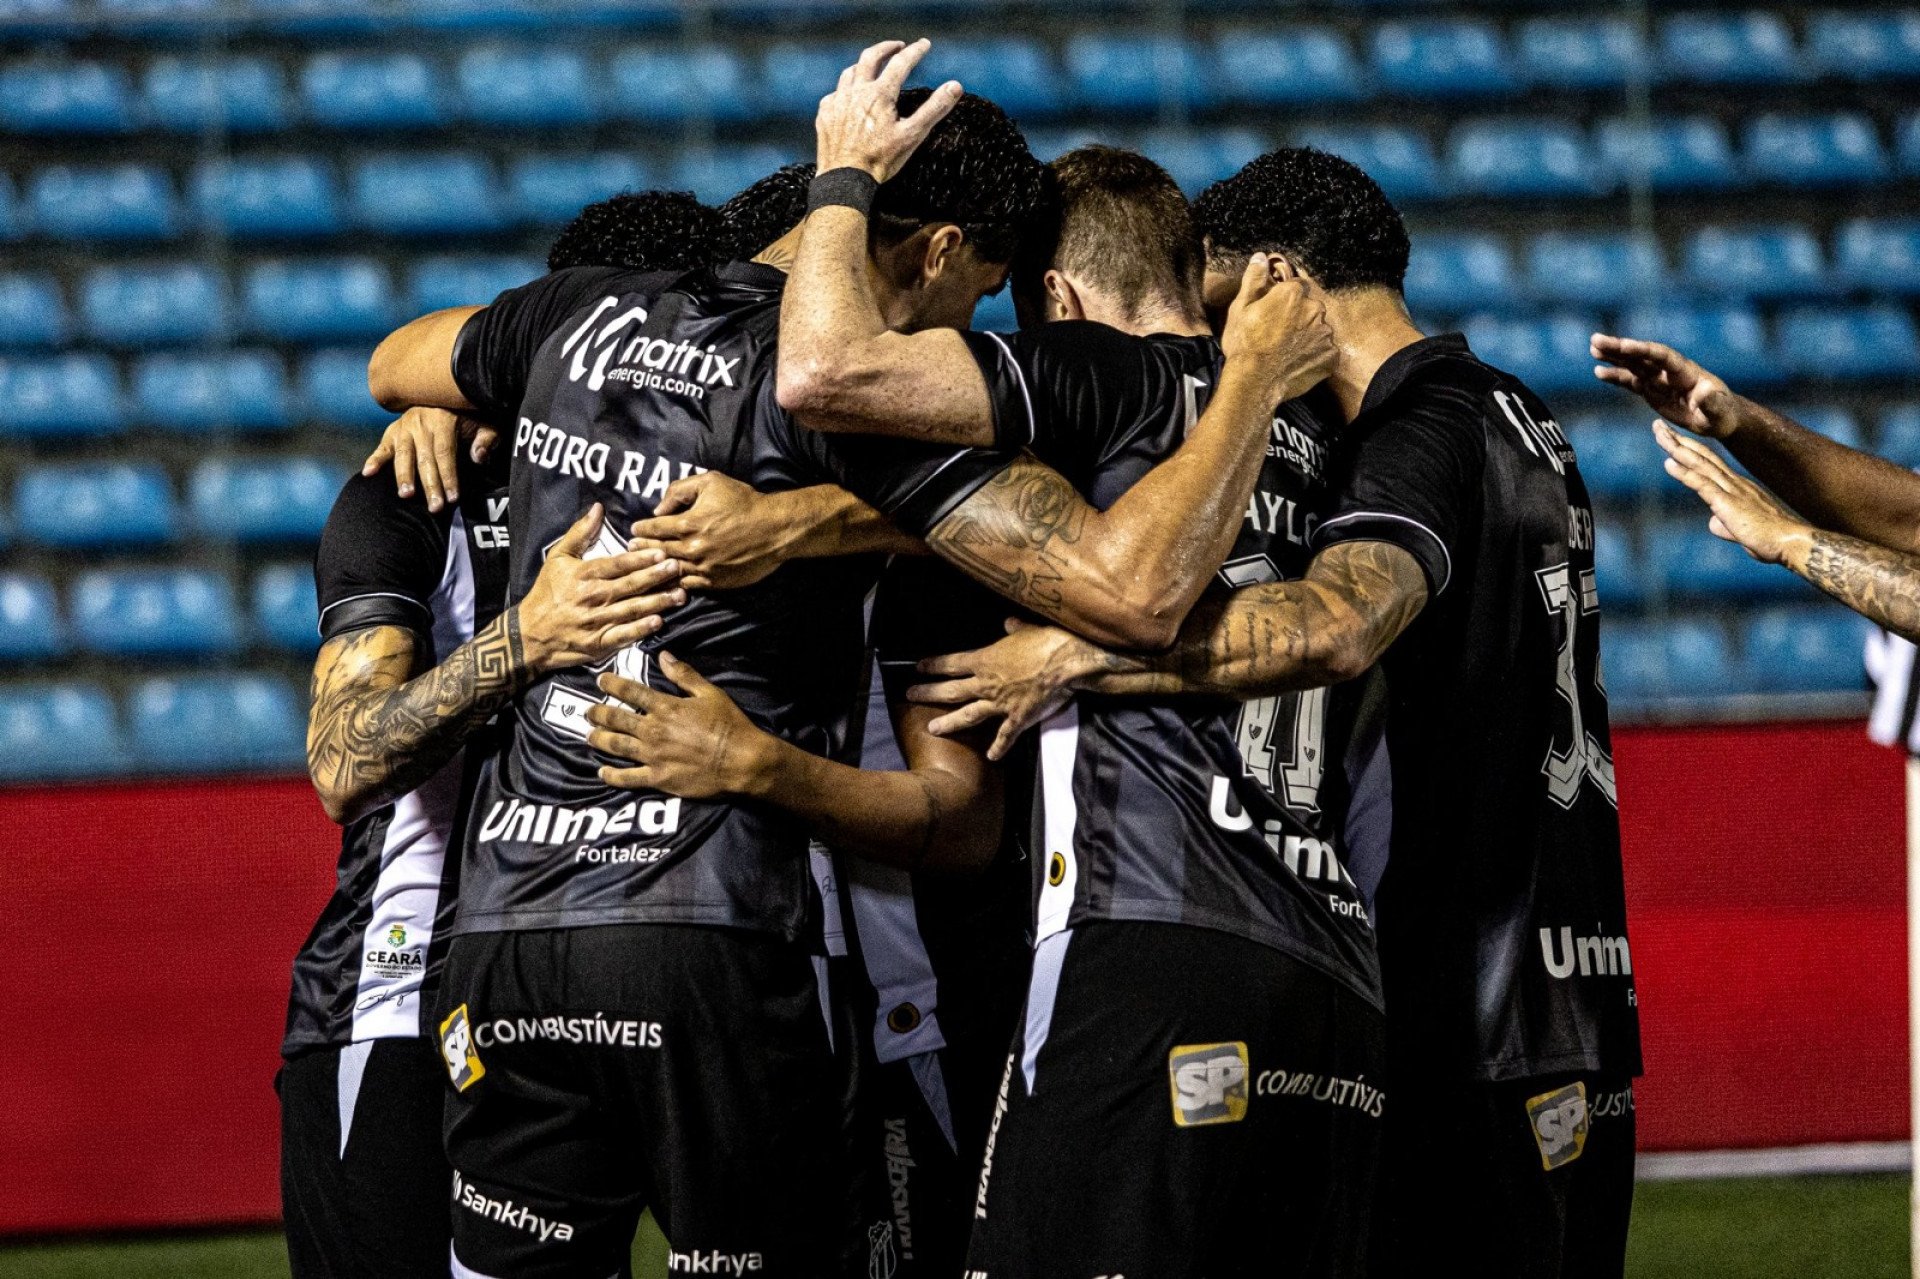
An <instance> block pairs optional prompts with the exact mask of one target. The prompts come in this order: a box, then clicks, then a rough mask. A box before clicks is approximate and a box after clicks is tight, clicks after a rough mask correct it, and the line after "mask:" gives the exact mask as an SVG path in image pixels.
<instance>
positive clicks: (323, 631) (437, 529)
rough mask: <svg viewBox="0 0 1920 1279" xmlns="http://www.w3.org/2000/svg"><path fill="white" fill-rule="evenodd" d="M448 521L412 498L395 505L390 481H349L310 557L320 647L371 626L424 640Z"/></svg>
mask: <svg viewBox="0 0 1920 1279" xmlns="http://www.w3.org/2000/svg"><path fill="white" fill-rule="evenodd" d="M451 518H452V517H451V514H450V513H449V514H446V515H438V516H436V515H434V514H433V513H432V512H430V511H428V510H427V504H426V502H425V500H424V499H422V498H420V497H418V496H415V497H412V498H403V497H401V496H400V495H399V494H398V493H397V492H395V490H394V487H393V476H392V475H390V474H387V473H384V472H383V473H382V474H380V475H375V476H371V477H369V476H365V475H355V476H354V477H353V478H352V479H350V480H348V481H347V483H346V487H344V488H342V489H341V490H340V496H339V497H338V498H336V499H334V503H333V511H332V513H331V514H329V515H328V516H327V524H326V528H325V530H324V531H323V532H322V533H321V534H320V549H319V551H318V553H316V555H315V556H314V563H313V580H314V589H315V592H316V594H317V596H318V599H319V605H320V638H321V641H322V642H325V641H327V640H331V639H334V638H335V637H337V636H340V635H344V634H346V633H347V632H349V631H357V630H363V629H365V628H367V627H370V626H400V627H405V628H406V629H408V630H410V631H416V632H419V633H422V634H426V633H428V632H430V631H431V630H432V629H433V604H432V600H433V593H434V592H435V591H436V590H438V589H439V586H440V579H441V578H442V576H444V574H445V572H446V562H447V538H448V529H449V528H450V526H451Z"/></svg>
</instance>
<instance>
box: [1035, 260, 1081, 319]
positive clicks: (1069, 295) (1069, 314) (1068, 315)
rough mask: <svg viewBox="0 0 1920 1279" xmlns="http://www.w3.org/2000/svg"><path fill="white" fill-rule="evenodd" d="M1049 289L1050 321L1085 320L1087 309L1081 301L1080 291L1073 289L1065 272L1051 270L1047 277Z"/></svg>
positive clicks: (1048, 308) (1048, 306) (1048, 317)
mask: <svg viewBox="0 0 1920 1279" xmlns="http://www.w3.org/2000/svg"><path fill="white" fill-rule="evenodd" d="M1045 283H1046V287H1047V316H1046V318H1047V319H1048V320H1084V319H1086V318H1087V308H1086V306H1085V305H1084V304H1082V302H1081V301H1080V291H1079V290H1078V289H1076V288H1074V287H1073V281H1072V280H1070V279H1068V278H1067V276H1066V273H1065V272H1063V271H1055V270H1049V271H1048V272H1047V274H1046V277H1045Z"/></svg>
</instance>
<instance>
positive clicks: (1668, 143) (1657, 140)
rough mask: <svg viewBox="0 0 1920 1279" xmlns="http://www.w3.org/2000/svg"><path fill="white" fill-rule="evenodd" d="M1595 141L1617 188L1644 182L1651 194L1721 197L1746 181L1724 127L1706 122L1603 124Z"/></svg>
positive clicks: (1686, 118)
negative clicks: (1711, 194) (1710, 193)
mask: <svg viewBox="0 0 1920 1279" xmlns="http://www.w3.org/2000/svg"><path fill="white" fill-rule="evenodd" d="M1594 141H1595V143H1596V144H1597V145H1598V147H1599V150H1600V159H1601V163H1602V164H1604V165H1605V166H1606V169H1607V172H1608V173H1609V174H1611V175H1612V177H1613V179H1614V180H1615V181H1616V182H1619V183H1632V182H1634V181H1635V180H1637V179H1640V178H1642V177H1644V178H1645V180H1646V181H1647V183H1648V184H1649V185H1650V186H1652V188H1653V189H1654V190H1656V191H1721V190H1726V189H1728V188H1730V187H1737V186H1740V185H1741V184H1742V183H1744V182H1745V180H1746V178H1745V174H1744V173H1743V171H1742V169H1741V167H1740V162H1739V160H1737V159H1736V158H1735V156H1734V153H1733V140H1732V139H1731V138H1730V137H1729V136H1728V135H1727V128H1726V126H1725V125H1723V124H1721V123H1720V122H1719V121H1718V120H1715V119H1712V118H1711V117H1709V116H1680V117H1671V116H1670V117H1665V118H1661V119H1655V120H1653V121H1651V122H1650V123H1648V124H1644V125H1643V124H1641V123H1640V122H1639V121H1637V120H1625V119H1612V120H1605V121H1602V122H1601V124H1600V127H1599V129H1598V130H1597V131H1596V133H1595V137H1594Z"/></svg>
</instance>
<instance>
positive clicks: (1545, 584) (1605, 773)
mask: <svg viewBox="0 0 1920 1279" xmlns="http://www.w3.org/2000/svg"><path fill="white" fill-rule="evenodd" d="M1534 577H1535V579H1536V580H1537V581H1538V582H1539V583H1540V593H1541V595H1543V596H1544V597H1545V599H1546V605H1547V611H1548V612H1549V613H1558V614H1559V615H1560V617H1561V620H1562V621H1563V623H1564V626H1563V628H1562V631H1561V636H1560V653H1559V677H1560V678H1559V689H1560V696H1561V698H1562V699H1564V700H1565V701H1566V703H1567V718H1568V721H1569V728H1570V729H1571V731H1570V732H1569V733H1568V735H1567V739H1566V743H1565V744H1564V745H1562V743H1561V740H1560V737H1559V735H1558V734H1557V733H1556V734H1555V736H1554V738H1553V740H1552V741H1550V742H1548V743H1547V762H1546V763H1545V764H1544V765H1542V768H1541V771H1542V772H1544V773H1545V774H1546V775H1547V794H1548V795H1550V796H1551V797H1552V798H1553V802H1554V803H1556V804H1558V805H1560V807H1562V808H1572V807H1573V802H1574V801H1575V800H1576V799H1578V798H1580V787H1581V784H1582V783H1584V782H1585V781H1587V780H1588V779H1589V778H1591V779H1592V781H1593V784H1594V785H1595V786H1597V787H1599V788H1600V793H1601V794H1602V795H1605V796H1606V797H1607V802H1608V803H1609V804H1615V805H1618V803H1619V800H1618V799H1617V798H1616V797H1615V794H1614V784H1613V757H1612V756H1611V755H1609V754H1607V752H1606V751H1605V749H1603V748H1602V747H1601V745H1600V741H1599V739H1598V738H1596V737H1594V735H1593V734H1591V733H1589V732H1587V730H1586V721H1585V719H1584V718H1583V717H1582V716H1581V713H1580V682H1579V673H1578V670H1577V669H1576V667H1575V666H1574V660H1573V658H1574V645H1575V641H1576V639H1577V638H1578V637H1579V633H1580V619H1581V617H1583V616H1585V615H1586V614H1589V613H1597V612H1599V611H1600V602H1599V597H1598V596H1597V595H1596V594H1595V592H1594V588H1593V574H1592V572H1591V571H1589V572H1586V573H1582V574H1581V575H1580V585H1579V589H1577V590H1576V589H1575V588H1574V583H1573V575H1572V572H1571V570H1570V568H1569V567H1568V566H1567V565H1565V564H1556V565H1554V566H1553V567H1552V568H1543V569H1541V570H1540V571H1539V572H1538V573H1536V574H1534ZM1597 670H1598V668H1597V664H1596V674H1595V676H1594V693H1595V695H1596V696H1598V697H1599V698H1600V699H1601V703H1602V704H1603V705H1604V704H1605V700H1606V691H1605V690H1604V689H1602V688H1600V687H1599V675H1598V673H1597Z"/></svg>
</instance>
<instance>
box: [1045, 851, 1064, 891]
mask: <svg viewBox="0 0 1920 1279" xmlns="http://www.w3.org/2000/svg"><path fill="white" fill-rule="evenodd" d="M1066 877H1067V859H1066V857H1065V856H1064V855H1063V854H1060V853H1054V854H1053V855H1051V856H1050V857H1048V858H1047V882H1048V883H1049V884H1051V885H1053V886H1054V887H1055V888H1058V887H1060V884H1061V882H1062V881H1063V880H1065V879H1066Z"/></svg>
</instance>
